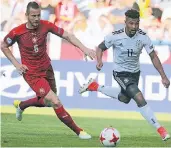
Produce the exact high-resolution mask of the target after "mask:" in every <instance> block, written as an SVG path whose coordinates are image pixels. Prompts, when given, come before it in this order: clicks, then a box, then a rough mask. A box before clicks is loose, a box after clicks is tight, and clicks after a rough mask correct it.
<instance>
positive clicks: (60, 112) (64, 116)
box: [45, 67, 91, 139]
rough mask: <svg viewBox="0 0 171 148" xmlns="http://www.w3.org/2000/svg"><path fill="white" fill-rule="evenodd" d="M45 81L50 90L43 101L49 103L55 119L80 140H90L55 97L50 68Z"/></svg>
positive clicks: (54, 85) (54, 86) (52, 74)
mask: <svg viewBox="0 0 171 148" xmlns="http://www.w3.org/2000/svg"><path fill="white" fill-rule="evenodd" d="M46 80H47V81H48V83H49V85H50V88H51V90H50V91H49V92H48V93H47V95H46V96H45V101H48V102H51V105H52V107H53V108H54V111H55V113H56V115H57V117H58V118H59V119H60V120H61V121H62V122H63V123H64V124H65V125H67V126H68V127H69V128H70V129H71V130H73V131H74V132H75V133H76V134H77V135H78V136H79V137H80V138H81V139H89V138H91V136H90V135H89V134H87V133H86V132H85V131H83V130H82V129H81V128H80V127H78V126H77V125H76V124H75V122H74V121H73V119H72V118H71V116H70V114H69V113H68V112H67V111H66V110H65V108H64V107H63V105H62V103H61V102H60V100H59V98H58V97H57V95H56V93H57V89H56V82H55V76H54V72H53V69H52V67H51V68H50V69H49V70H48V71H47V77H46Z"/></svg>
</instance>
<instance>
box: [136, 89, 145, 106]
mask: <svg viewBox="0 0 171 148" xmlns="http://www.w3.org/2000/svg"><path fill="white" fill-rule="evenodd" d="M134 100H135V102H136V103H137V106H138V107H143V106H145V105H146V104H147V102H146V100H145V99H144V96H143V94H142V93H141V92H139V93H137V94H136V95H135V97H134Z"/></svg>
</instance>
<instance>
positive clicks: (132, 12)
mask: <svg viewBox="0 0 171 148" xmlns="http://www.w3.org/2000/svg"><path fill="white" fill-rule="evenodd" d="M125 16H126V17H129V18H133V19H136V18H139V17H140V13H139V12H138V11H137V10H135V9H130V10H128V11H126V12H125Z"/></svg>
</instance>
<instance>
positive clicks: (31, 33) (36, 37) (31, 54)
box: [1, 2, 95, 139]
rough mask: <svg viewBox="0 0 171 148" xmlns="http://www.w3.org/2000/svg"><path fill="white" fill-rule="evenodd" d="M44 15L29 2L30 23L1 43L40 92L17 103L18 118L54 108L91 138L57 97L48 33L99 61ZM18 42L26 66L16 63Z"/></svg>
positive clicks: (58, 114) (4, 50) (59, 116)
mask: <svg viewBox="0 0 171 148" xmlns="http://www.w3.org/2000/svg"><path fill="white" fill-rule="evenodd" d="M40 12H41V10H40V6H39V5H38V4H37V3H36V2H29V3H28V5H27V10H26V16H27V19H28V21H27V22H26V23H25V24H21V25H20V26H18V27H16V28H14V29H12V30H11V31H10V32H9V33H8V34H7V35H6V37H5V38H4V41H3V42H2V43H1V50H2V52H3V53H4V54H5V56H6V57H7V58H8V59H9V60H10V61H11V63H12V64H13V65H14V66H15V67H16V69H17V70H18V71H19V72H20V73H21V74H22V75H23V77H24V79H25V81H26V82H27V83H28V84H29V86H30V87H31V88H32V89H33V90H34V92H35V93H36V97H34V98H32V99H29V100H26V101H22V102H18V103H17V102H14V103H15V106H16V108H17V109H16V117H17V119H18V120H20V121H21V119H22V112H23V111H24V109H26V108H27V107H29V106H36V107H45V106H52V107H53V109H54V111H55V113H56V115H57V117H58V118H59V119H60V120H61V121H62V122H63V123H64V124H65V125H67V126H68V127H69V128H70V129H71V130H73V131H74V132H75V133H76V134H77V135H78V136H79V138H81V139H90V138H91V136H90V135H89V134H87V133H86V132H85V131H84V130H83V129H81V128H80V127H78V126H77V125H76V124H75V123H74V121H73V119H72V118H71V116H70V115H69V113H68V112H67V111H66V110H65V109H64V107H63V105H62V103H61V101H60V100H59V98H58V96H57V95H56V83H55V77H54V72H53V68H52V66H51V62H50V58H49V56H48V54H47V52H46V50H47V47H46V38H47V34H48V33H49V32H51V33H53V34H55V35H57V36H59V37H61V38H63V39H66V40H67V41H69V42H70V43H71V44H73V45H75V46H77V47H78V48H79V49H80V50H82V52H83V53H84V54H85V55H87V56H89V57H90V58H92V59H93V58H95V52H94V51H93V50H91V49H88V48H86V47H85V46H84V45H83V44H82V43H81V42H80V41H79V40H78V39H76V38H75V36H73V35H71V34H68V33H67V32H65V31H64V30H63V29H62V28H59V27H57V26H55V25H54V24H52V23H50V22H48V21H43V20H40ZM15 42H17V43H18V46H19V50H20V54H21V63H22V64H20V63H19V62H18V61H17V60H16V58H15V57H14V56H13V54H12V53H11V51H10V49H9V47H10V46H12V45H13V44H14V43H15Z"/></svg>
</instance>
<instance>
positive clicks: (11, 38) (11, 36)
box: [4, 29, 17, 46]
mask: <svg viewBox="0 0 171 148" xmlns="http://www.w3.org/2000/svg"><path fill="white" fill-rule="evenodd" d="M16 39H17V35H16V31H15V29H12V30H11V31H10V32H9V33H8V34H7V35H6V36H5V38H4V42H5V43H7V44H8V46H12V45H13V44H14V43H15V42H16Z"/></svg>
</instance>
